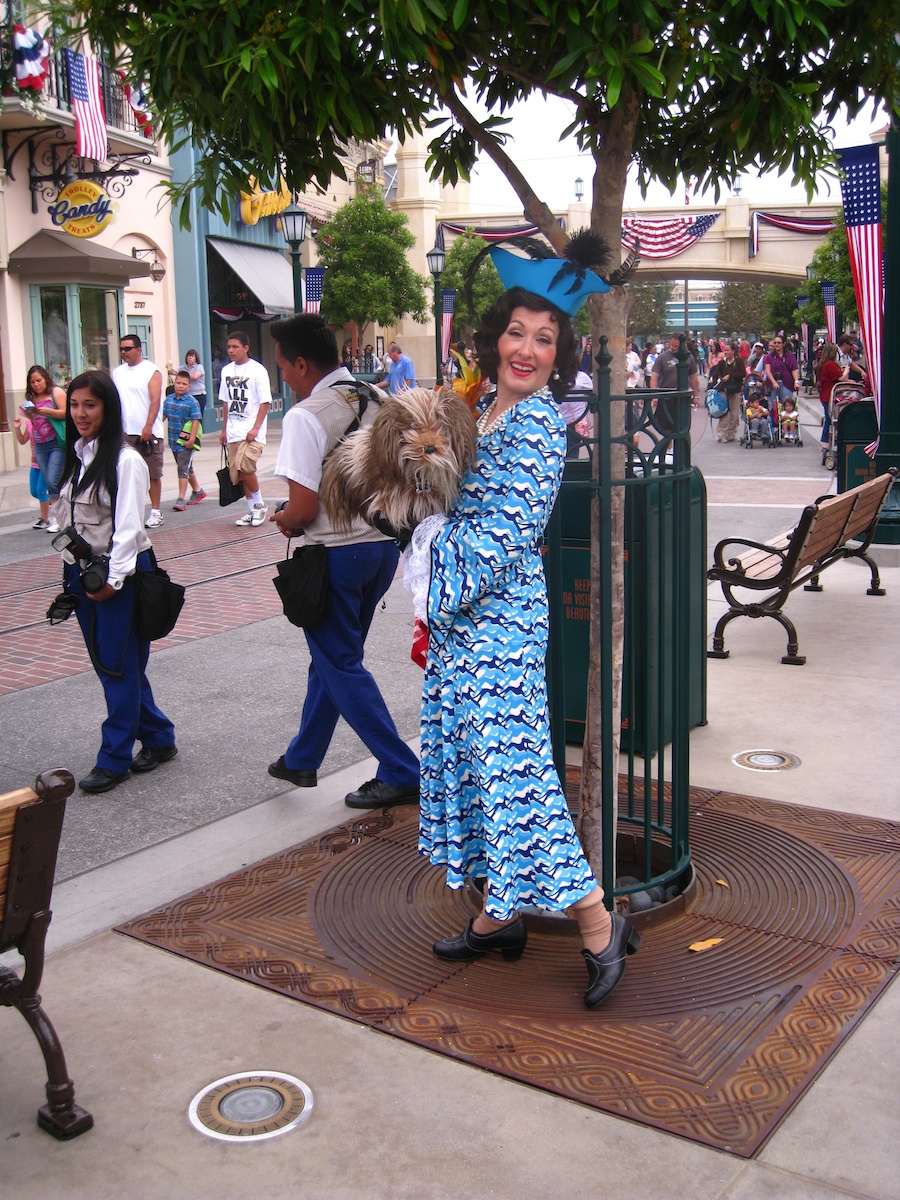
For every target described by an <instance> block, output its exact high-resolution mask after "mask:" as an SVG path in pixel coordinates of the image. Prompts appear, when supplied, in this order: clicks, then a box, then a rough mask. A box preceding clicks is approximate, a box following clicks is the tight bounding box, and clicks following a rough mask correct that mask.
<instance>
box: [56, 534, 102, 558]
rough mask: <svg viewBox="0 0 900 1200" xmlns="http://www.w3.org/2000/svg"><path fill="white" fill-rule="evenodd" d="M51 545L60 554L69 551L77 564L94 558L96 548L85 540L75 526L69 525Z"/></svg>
mask: <svg viewBox="0 0 900 1200" xmlns="http://www.w3.org/2000/svg"><path fill="white" fill-rule="evenodd" d="M50 545H51V546H52V547H53V549H54V550H58V551H59V552H60V553H62V551H63V550H68V552H69V554H71V555H72V557H73V558H74V559H75V561H76V562H85V561H87V560H88V559H91V558H93V557H94V547H93V546H92V545H90V543H89V542H86V541H85V540H84V538H83V537H82V536H81V534H80V533H79V532H78V530H77V529H76V528H75V526H74V525H67V526H66V527H65V529H64V530H63V531H62V533H58V534H57V535H56V537H55V538H53V539H52V541H51V542H50Z"/></svg>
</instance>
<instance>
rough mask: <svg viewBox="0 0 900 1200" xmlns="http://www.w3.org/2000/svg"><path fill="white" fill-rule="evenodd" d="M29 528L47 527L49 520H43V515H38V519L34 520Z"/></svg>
mask: <svg viewBox="0 0 900 1200" xmlns="http://www.w3.org/2000/svg"><path fill="white" fill-rule="evenodd" d="M31 528H32V529H49V528H50V522H49V521H45V520H44V518H43V517H38V519H37V520H36V521H35V523H34V524H33V525H32V527H31Z"/></svg>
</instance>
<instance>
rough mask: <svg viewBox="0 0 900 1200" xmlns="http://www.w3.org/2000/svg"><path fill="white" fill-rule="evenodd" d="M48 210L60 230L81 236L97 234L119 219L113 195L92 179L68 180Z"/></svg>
mask: <svg viewBox="0 0 900 1200" xmlns="http://www.w3.org/2000/svg"><path fill="white" fill-rule="evenodd" d="M47 211H48V212H49V214H50V219H51V221H52V222H53V224H54V225H55V226H56V228H57V229H61V230H62V231H63V233H68V234H70V235H71V236H72V237H79V238H92V237H96V236H97V234H98V233H100V232H101V231H102V230H104V229H105V228H106V227H107V225H111V224H112V223H113V221H114V220H115V211H114V206H113V202H112V200H110V198H109V195H108V194H107V193H106V192H105V191H104V189H103V188H102V187H101V186H100V184H99V183H93V182H92V181H91V180H90V179H76V180H75V181H74V182H73V183H67V184H66V186H65V187H64V188H63V189H62V191H61V192H60V193H59V195H58V196H57V198H56V202H55V203H54V204H49V205H48V206H47Z"/></svg>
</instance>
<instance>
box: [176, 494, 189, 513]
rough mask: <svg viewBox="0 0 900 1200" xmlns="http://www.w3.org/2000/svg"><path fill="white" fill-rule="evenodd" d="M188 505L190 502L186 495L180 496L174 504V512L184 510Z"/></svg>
mask: <svg viewBox="0 0 900 1200" xmlns="http://www.w3.org/2000/svg"><path fill="white" fill-rule="evenodd" d="M187 506H188V502H187V500H186V499H185V498H184V496H179V497H178V499H177V500H176V501H175V503H174V504H173V505H172V512H184V510H185V509H186V508H187Z"/></svg>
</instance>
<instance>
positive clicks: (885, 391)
mask: <svg viewBox="0 0 900 1200" xmlns="http://www.w3.org/2000/svg"><path fill="white" fill-rule="evenodd" d="M885 140H886V143H887V156H888V191H887V215H886V222H885V230H884V234H885V254H884V281H885V288H884V336H883V339H882V346H883V347H884V348H887V347H888V346H891V347H893V346H896V345H897V339H898V338H900V124H898V120H897V117H896V116H895V117H894V118H893V119H892V121H891V127H890V129H889V130H888V133H887V138H886V139H885ZM879 424H880V430H881V432H880V439H879V443H878V453H877V455H876V456H875V472H876V474H877V475H882V474H883V473H884V472H885V471H887V470H888V469H889V468H890V467H900V375H898V374H897V371H896V370H893V369H891V370H889V369H888V364H887V360H886V358H885V356H884V352H883V351H882V370H881V420H880V422H879ZM873 541H874V542H876V543H879V544H881V545H883V546H884V545H889V546H896V545H898V544H900V484H898V483H897V482H895V483H894V486H893V487H892V488H891V490H890V491H889V492H888V496H887V500H886V501H885V503H884V508H883V509H882V510H881V516H880V517H879V519H878V525H877V527H876V529H875V537H874V538H873Z"/></svg>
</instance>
